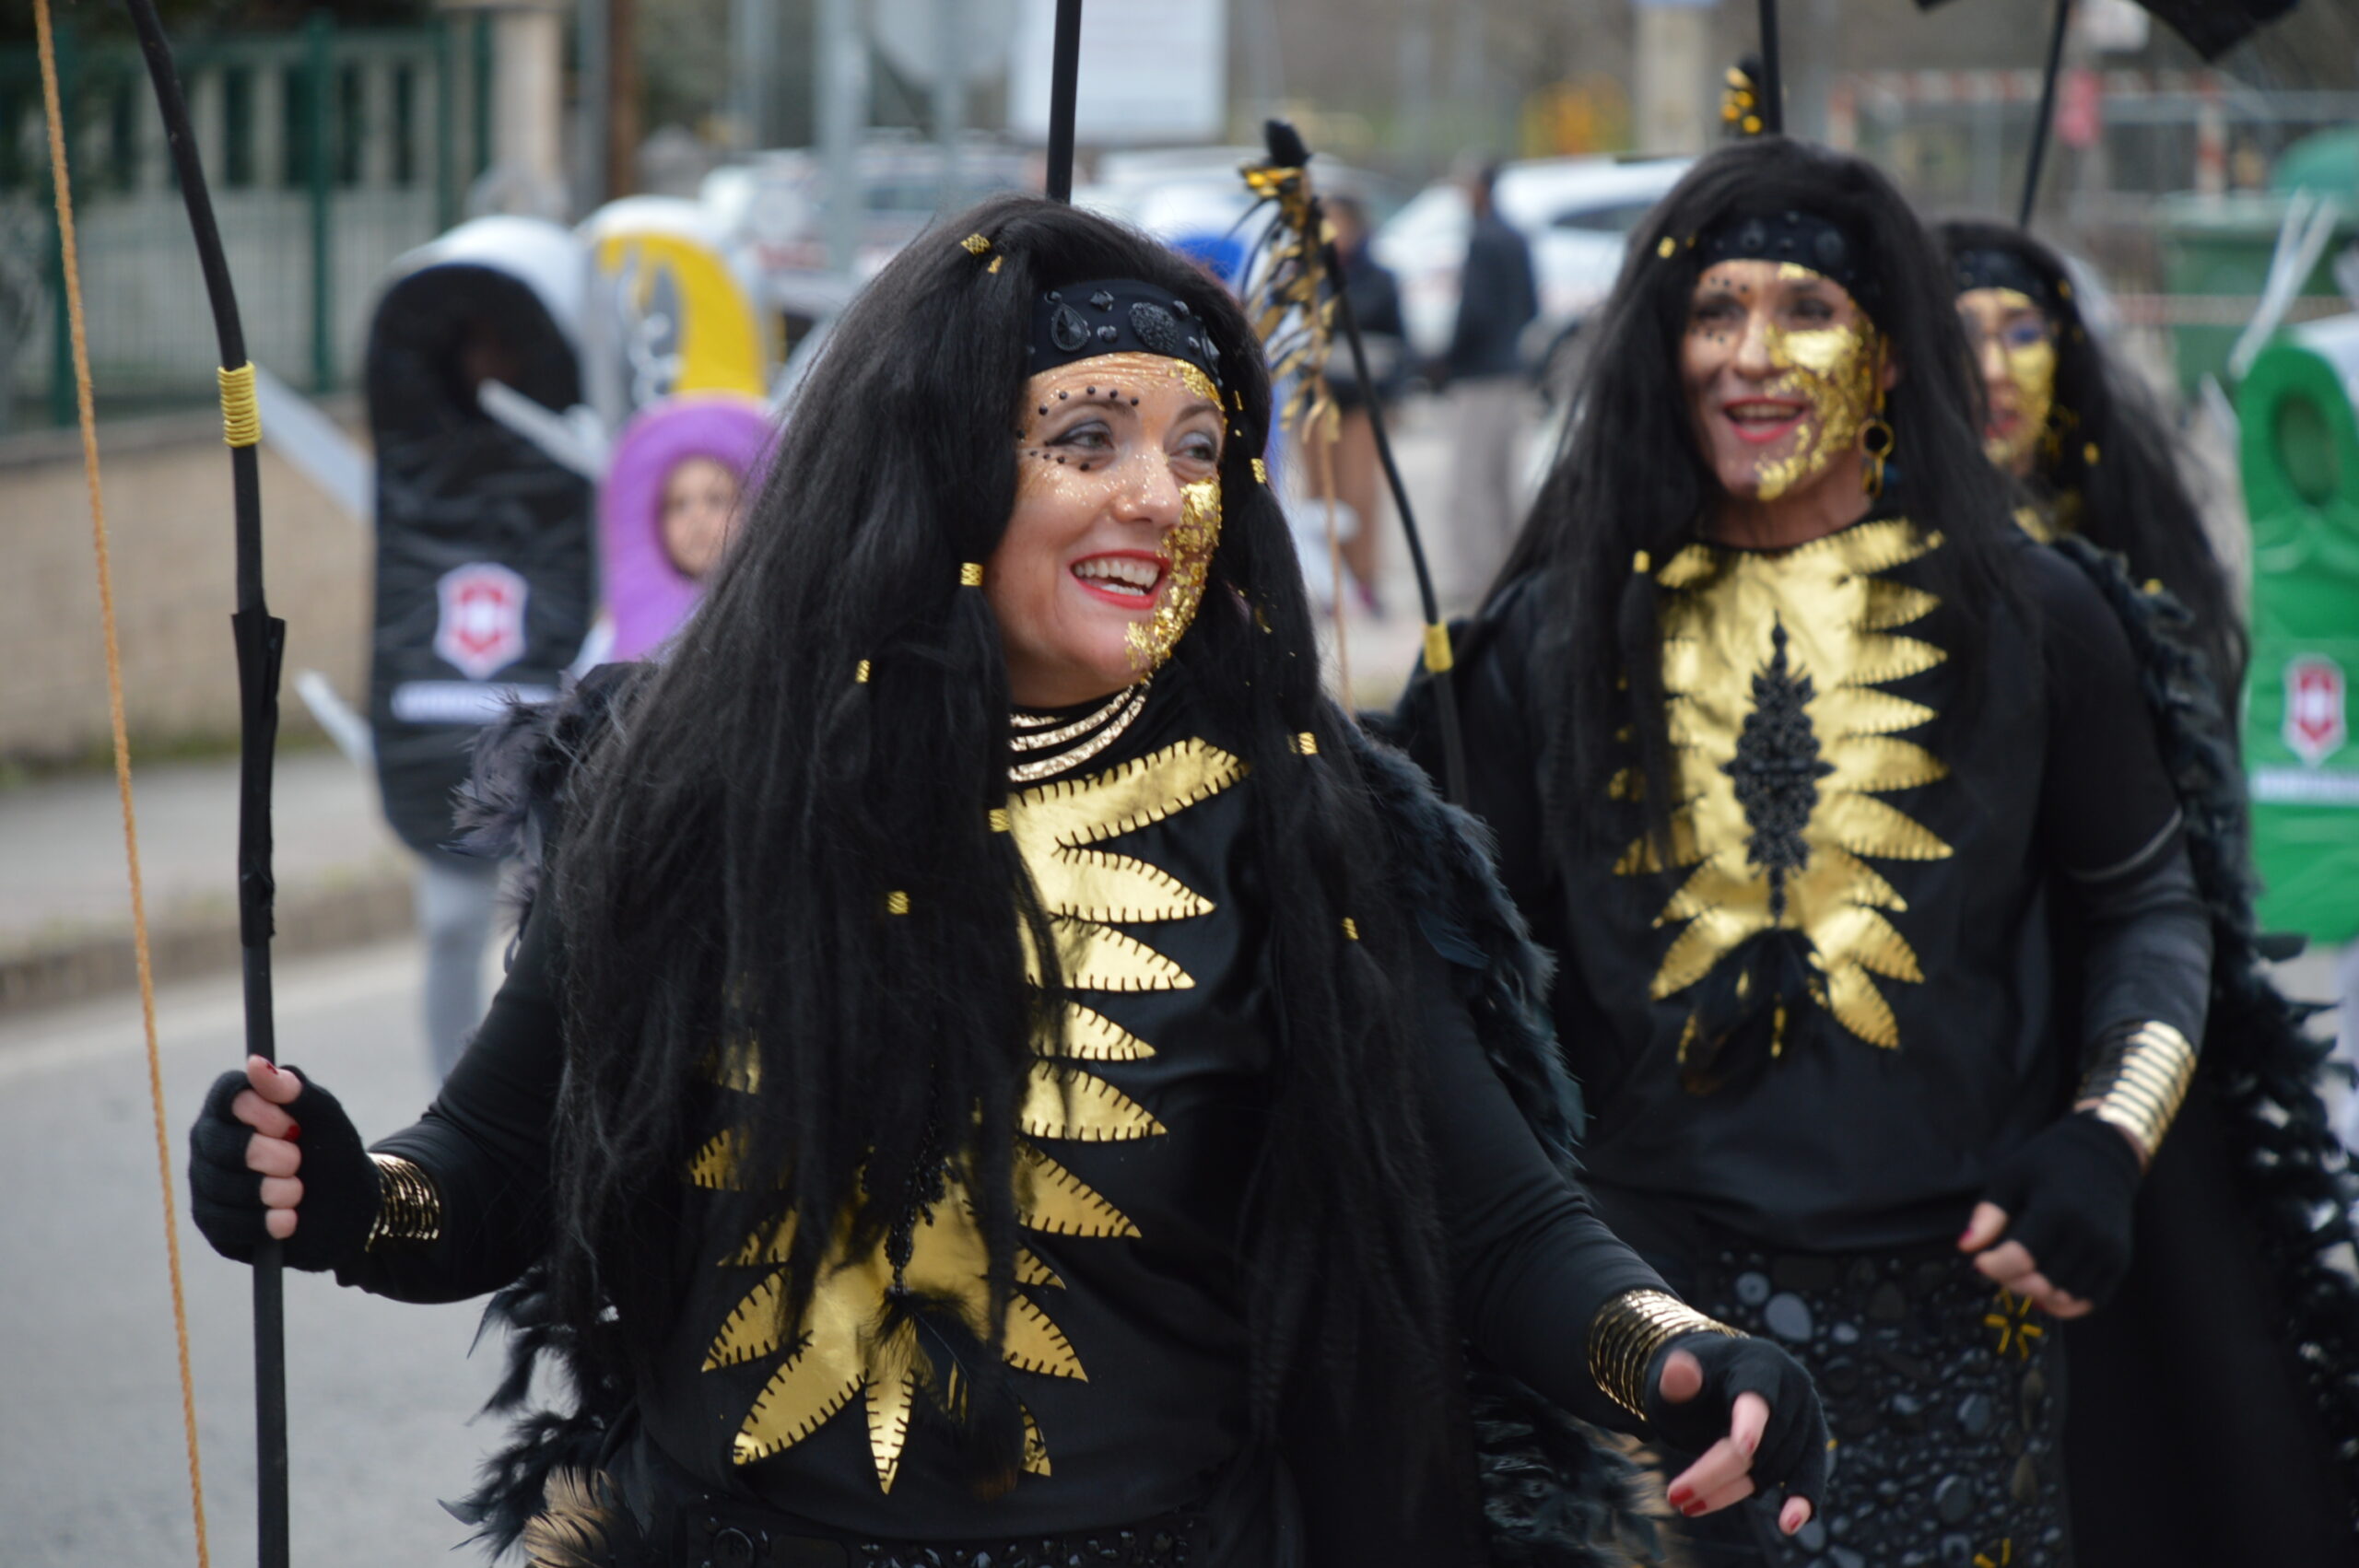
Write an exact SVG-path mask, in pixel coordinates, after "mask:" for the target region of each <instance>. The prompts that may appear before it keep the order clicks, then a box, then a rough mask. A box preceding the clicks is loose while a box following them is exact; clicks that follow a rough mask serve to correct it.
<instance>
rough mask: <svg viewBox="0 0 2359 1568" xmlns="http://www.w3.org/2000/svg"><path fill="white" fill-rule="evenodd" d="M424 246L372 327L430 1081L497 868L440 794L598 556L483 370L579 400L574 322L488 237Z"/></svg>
mask: <svg viewBox="0 0 2359 1568" xmlns="http://www.w3.org/2000/svg"><path fill="white" fill-rule="evenodd" d="M499 221H500V222H503V223H504V222H510V221H514V220H505V219H503V220H499ZM447 242H448V241H447V240H446V241H439V242H438V245H440V244H445V243H447ZM566 243H567V241H566V240H565V238H564V237H563V235H562V233H561V231H559V232H558V233H557V246H558V247H563V246H564V245H565V244H566ZM558 254H559V257H560V260H561V261H571V260H572V259H573V257H572V256H571V254H570V253H569V252H564V251H562V250H561V249H560V251H559V252H558ZM424 255H425V257H426V261H425V263H424V264H421V265H417V266H416V267H414V268H413V269H412V270H410V271H408V272H406V273H405V274H403V275H400V276H398V277H396V278H395V279H394V281H393V283H392V284H390V285H389V286H388V287H387V288H386V290H385V293H384V295H383V297H382V298H381V300H380V301H379V303H378V307H377V310H376V313H375V316H374V318H373V320H372V322H371V323H370V336H369V349H368V359H367V390H368V404H369V430H370V439H371V440H372V441H373V443H374V445H375V449H376V522H377V537H376V571H375V581H374V584H373V595H374V600H375V611H374V616H373V620H374V628H373V632H372V637H371V642H370V730H371V734H372V743H373V750H374V758H375V766H376V772H377V779H378V785H379V790H380V794H381V800H382V802H383V806H384V811H385V816H386V820H387V821H388V822H389V823H391V824H392V825H393V829H394V831H395V832H396V833H397V834H399V835H400V837H401V838H402V841H403V843H404V844H405V846H406V847H407V848H409V850H410V851H411V852H412V853H413V854H414V855H415V856H416V858H417V893H416V908H417V930H418V936H419V939H420V942H421V943H422V945H423V946H424V948H425V952H426V973H425V981H424V985H423V987H422V988H421V998H420V1006H421V1012H422V1019H423V1023H424V1025H425V1033H426V1040H427V1047H428V1055H429V1059H430V1060H431V1061H432V1063H433V1067H434V1071H435V1074H436V1076H437V1077H438V1078H439V1077H441V1076H443V1075H445V1074H447V1073H449V1072H450V1071H451V1069H452V1066H453V1064H455V1063H456V1062H457V1061H458V1059H459V1057H460V1054H461V1052H463V1051H464V1049H465V1048H466V1044H467V1039H468V1037H469V1036H471V1035H472V1034H473V1033H474V1031H475V1026H476V1024H479V1023H480V1022H481V1021H482V1019H483V1012H484V999H485V993H484V974H483V971H484V964H485V960H486V958H487V955H488V954H489V950H490V946H491V938H492V930H493V927H494V925H495V923H496V916H497V910H498V899H499V876H500V871H499V866H497V865H495V864H492V863H491V862H489V861H486V860H479V859H476V858H474V857H471V856H468V855H464V854H460V853H457V852H455V851H454V850H453V849H452V840H453V839H454V838H455V837H457V827H456V825H455V823H454V821H453V818H452V791H453V790H456V789H457V788H458V787H459V786H460V785H461V784H462V783H463V782H464V780H465V778H466V777H467V771H468V766H469V762H468V758H469V753H470V749H471V747H472V745H473V744H474V743H475V739H476V737H477V736H478V735H480V734H481V733H482V731H483V729H484V727H485V726H486V725H487V724H490V723H493V722H495V721H496V720H499V717H500V715H501V714H502V713H503V712H505V711H506V710H507V708H508V707H509V705H510V704H511V702H513V701H517V700H524V701H533V700H539V699H542V698H546V697H547V696H551V695H553V694H554V693H555V691H556V689H557V685H558V683H559V679H560V676H561V674H562V673H563V672H564V671H566V669H567V668H568V667H569V665H571V664H572V663H573V661H575V660H576V659H578V658H579V657H580V655H581V648H582V644H583V642H584V641H585V639H586V638H587V635H588V632H589V629H590V626H591V624H592V619H593V609H594V596H595V591H596V582H597V571H596V568H595V562H594V557H593V551H594V549H595V544H594V541H593V537H592V535H593V497H592V494H591V486H590V484H589V482H588V481H587V480H586V479H584V478H583V477H582V476H581V474H577V473H575V472H574V471H572V470H571V469H570V468H568V467H566V466H565V465H563V464H561V463H559V462H557V461H556V460H555V459H553V458H551V457H550V456H549V455H548V454H547V453H546V451H543V450H542V449H541V448H540V447H539V446H538V445H536V444H535V443H534V442H533V441H532V440H530V439H527V438H526V437H524V436H522V435H521V434H519V433H518V432H517V431H516V430H514V429H512V428H511V427H509V426H508V425H506V424H505V423H503V422H502V421H500V420H499V419H497V418H494V417H493V416H492V415H490V414H489V413H488V412H487V411H486V409H485V408H484V406H483V404H482V397H483V395H484V389H485V388H486V386H487V384H488V383H498V384H499V385H500V386H502V387H505V388H508V389H510V390H511V391H512V392H517V393H521V394H522V396H523V397H525V398H527V399H530V400H531V401H533V402H534V403H536V404H539V405H540V406H541V407H542V408H543V409H546V410H550V411H555V410H559V409H565V408H570V407H572V406H574V405H575V404H579V403H580V402H581V363H580V360H579V358H578V356H577V353H576V349H575V346H574V339H573V336H572V333H571V332H570V330H569V325H568V323H567V322H564V321H561V320H559V318H558V316H557V314H556V313H554V312H555V310H556V307H554V306H552V305H550V304H549V303H547V302H546V297H545V296H544V295H543V294H542V293H541V292H540V291H539V288H538V287H537V286H536V284H535V282H534V271H533V269H532V268H530V267H520V268H518V269H516V270H511V269H509V268H507V267H505V266H500V265H493V264H489V263H487V262H486V261H484V260H483V259H482V256H483V252H480V251H461V252H441V253H439V254H438V253H437V252H435V251H434V250H431V249H429V250H428V252H424ZM545 260H546V258H543V257H538V256H533V255H528V256H527V257H526V261H527V262H537V261H545Z"/></svg>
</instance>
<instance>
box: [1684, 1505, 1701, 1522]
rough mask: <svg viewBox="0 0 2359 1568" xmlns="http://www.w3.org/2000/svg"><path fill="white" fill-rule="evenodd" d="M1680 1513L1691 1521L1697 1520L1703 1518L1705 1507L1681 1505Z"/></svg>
mask: <svg viewBox="0 0 2359 1568" xmlns="http://www.w3.org/2000/svg"><path fill="white" fill-rule="evenodd" d="M1679 1511H1680V1512H1681V1513H1683V1514H1684V1515H1687V1516H1688V1517H1689V1518H1691V1519H1697V1518H1701V1517H1703V1515H1704V1505H1703V1504H1701V1503H1688V1504H1682V1505H1681V1507H1680V1510H1679Z"/></svg>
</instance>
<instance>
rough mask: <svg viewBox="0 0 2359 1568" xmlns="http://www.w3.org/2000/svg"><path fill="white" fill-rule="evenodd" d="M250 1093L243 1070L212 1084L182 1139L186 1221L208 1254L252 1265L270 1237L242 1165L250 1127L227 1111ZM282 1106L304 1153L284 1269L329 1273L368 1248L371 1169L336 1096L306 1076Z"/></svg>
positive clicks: (372, 1211) (373, 1202) (254, 1178)
mask: <svg viewBox="0 0 2359 1568" xmlns="http://www.w3.org/2000/svg"><path fill="white" fill-rule="evenodd" d="M298 1076H301V1075H300V1074H299V1075H298ZM249 1087H251V1085H250V1084H249V1083H248V1082H247V1081H246V1075H245V1074H244V1073H242V1072H225V1073H223V1074H222V1075H221V1076H220V1077H218V1078H217V1079H215V1080H214V1081H213V1090H212V1093H210V1094H206V1095H205V1108H204V1109H203V1110H201V1111H199V1112H198V1113H197V1116H196V1125H195V1126H194V1127H192V1128H190V1129H189V1134H188V1186H189V1217H190V1218H191V1219H193V1220H194V1221H195V1222H196V1228H197V1229H198V1230H199V1231H200V1232H202V1233H203V1234H204V1236H205V1240H206V1241H208V1242H211V1243H212V1244H213V1250H214V1251H216V1252H217V1253H219V1254H220V1255H221V1256H222V1257H224V1258H234V1259H235V1260H236V1261H238V1262H240V1263H251V1262H252V1261H253V1260H254V1248H255V1247H256V1246H259V1245H260V1244H261V1243H263V1242H264V1241H266V1240H268V1239H269V1236H270V1233H269V1232H268V1231H267V1230H266V1229H264V1221H263V1216H264V1213H265V1212H267V1211H265V1210H264V1207H263V1201H262V1176H260V1174H258V1173H257V1172H255V1171H253V1170H252V1169H250V1168H249V1167H248V1166H247V1164H246V1150H247V1148H248V1146H249V1145H250V1144H251V1143H252V1141H253V1137H254V1129H252V1128H251V1127H248V1126H247V1125H246V1124H245V1123H244V1122H242V1121H240V1120H239V1119H238V1118H237V1117H236V1116H234V1115H233V1114H231V1112H230V1109H229V1106H230V1103H231V1102H232V1101H234V1100H236V1099H237V1097H238V1095H239V1094H241V1093H242V1092H243V1091H244V1090H246V1089H247V1088H249ZM285 1108H286V1111H287V1114H288V1115H289V1116H291V1117H294V1118H295V1119H296V1120H297V1121H298V1122H299V1123H300V1124H301V1126H302V1129H303V1130H302V1136H301V1138H300V1139H299V1141H298V1142H297V1145H296V1146H297V1147H298V1148H299V1149H301V1150H302V1151H303V1163H302V1166H301V1168H300V1169H299V1171H298V1172H297V1173H296V1175H297V1176H298V1177H299V1179H300V1180H301V1181H302V1183H303V1198H302V1201H301V1202H299V1203H298V1204H297V1205H296V1207H295V1213H296V1215H297V1217H298V1218H297V1223H296V1226H295V1234H294V1235H291V1236H289V1237H288V1238H287V1243H286V1247H287V1250H286V1254H285V1256H286V1258H287V1265H288V1268H290V1269H309V1270H314V1271H316V1270H323V1269H333V1268H334V1267H335V1266H336V1265H337V1264H339V1263H346V1262H349V1261H350V1260H351V1259H353V1258H356V1257H358V1256H359V1254H360V1251H361V1249H362V1248H363V1247H365V1246H368V1244H369V1230H370V1226H372V1225H374V1224H375V1223H376V1222H377V1200H378V1197H377V1166H376V1164H375V1162H374V1161H372V1160H370V1158H369V1152H368V1151H367V1150H366V1149H364V1148H363V1147H361V1143H360V1134H359V1133H358V1132H356V1131H355V1130H353V1126H352V1118H351V1117H347V1116H346V1115H345V1114H344V1107H343V1106H340V1105H337V1104H336V1101H335V1096H334V1095H333V1094H329V1093H328V1092H327V1091H326V1090H325V1089H323V1088H321V1087H320V1086H319V1085H318V1084H316V1083H314V1082H311V1080H310V1079H309V1078H308V1077H305V1078H304V1079H303V1092H302V1093H301V1094H298V1095H296V1096H295V1098H294V1100H293V1101H292V1102H291V1103H290V1104H288V1106H286V1107H285Z"/></svg>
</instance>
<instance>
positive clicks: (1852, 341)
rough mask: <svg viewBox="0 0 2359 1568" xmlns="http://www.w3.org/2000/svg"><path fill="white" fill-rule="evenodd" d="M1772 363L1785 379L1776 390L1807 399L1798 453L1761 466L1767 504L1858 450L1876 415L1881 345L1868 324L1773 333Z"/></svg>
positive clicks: (1775, 330)
mask: <svg viewBox="0 0 2359 1568" xmlns="http://www.w3.org/2000/svg"><path fill="white" fill-rule="evenodd" d="M1768 340H1769V362H1770V363H1771V364H1772V365H1774V366H1776V367H1777V368H1778V369H1780V370H1783V371H1785V372H1786V374H1785V375H1783V376H1781V377H1779V378H1778V380H1777V381H1776V382H1774V383H1772V390H1774V391H1776V392H1782V393H1786V394H1789V395H1792V396H1799V397H1802V398H1803V399H1805V400H1807V401H1808V402H1809V404H1810V405H1811V414H1810V417H1808V418H1807V419H1805V420H1804V421H1803V422H1802V429H1801V431H1800V432H1799V435H1800V439H1799V440H1798V441H1797V443H1796V445H1795V447H1794V450H1793V451H1791V452H1790V453H1788V454H1787V455H1786V456H1784V457H1782V458H1778V459H1774V460H1772V461H1770V462H1765V463H1763V464H1761V466H1760V468H1759V471H1758V472H1759V474H1760V475H1761V485H1760V488H1759V490H1758V491H1757V492H1756V494H1757V495H1758V496H1759V497H1760V498H1761V499H1762V500H1765V501H1774V500H1776V499H1777V498H1778V497H1780V496H1784V495H1787V494H1790V492H1792V491H1794V490H1796V489H1799V488H1801V487H1802V486H1803V485H1804V484H1806V483H1808V482H1809V481H1811V480H1813V479H1815V478H1816V477H1818V475H1820V474H1824V473H1825V472H1826V470H1827V468H1828V467H1829V466H1831V465H1832V464H1833V463H1834V462H1836V461H1837V459H1838V458H1839V457H1841V456H1842V455H1843V454H1844V453H1845V452H1848V451H1857V450H1858V448H1859V444H1860V432H1861V431H1863V430H1865V429H1866V428H1867V424H1868V420H1869V419H1870V418H1871V417H1872V415H1874V412H1875V402H1876V390H1877V389H1876V382H1877V380H1878V369H1879V365H1878V360H1879V357H1880V356H1879V355H1878V353H1877V348H1878V346H1879V345H1878V343H1877V339H1876V334H1875V332H1874V329H1872V328H1870V327H1866V326H1864V325H1862V326H1859V327H1852V326H1834V327H1813V328H1811V329H1810V330H1808V331H1805V332H1789V331H1786V330H1785V329H1783V328H1779V327H1774V326H1773V327H1771V328H1769V329H1768Z"/></svg>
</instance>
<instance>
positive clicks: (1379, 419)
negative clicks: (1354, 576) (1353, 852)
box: [1325, 240, 1470, 806]
mask: <svg viewBox="0 0 2359 1568" xmlns="http://www.w3.org/2000/svg"><path fill="white" fill-rule="evenodd" d="M1325 248H1326V252H1327V275H1328V276H1329V277H1331V278H1332V279H1333V280H1334V287H1335V319H1336V320H1337V321H1339V322H1342V323H1343V325H1344V345H1345V346H1346V347H1348V348H1349V349H1350V350H1351V351H1352V373H1353V374H1354V375H1356V376H1357V377H1358V378H1359V382H1360V385H1361V386H1362V387H1363V388H1365V389H1367V404H1366V406H1367V425H1368V430H1369V432H1370V433H1371V434H1372V435H1374V436H1375V437H1376V458H1377V461H1378V462H1380V463H1382V464H1383V465H1384V480H1385V483H1386V484H1387V485H1388V486H1391V490H1392V505H1393V507H1394V509H1396V510H1398V511H1399V512H1400V514H1401V532H1402V537H1403V538H1405V539H1407V540H1408V542H1409V564H1410V566H1411V567H1413V568H1414V569H1415V571H1416V574H1417V608H1418V609H1419V610H1421V611H1422V612H1424V614H1425V617H1426V639H1427V640H1426V668H1427V670H1428V671H1430V672H1431V673H1432V676H1433V683H1434V718H1435V720H1436V721H1437V722H1438V724H1439V726H1440V729H1441V774H1442V777H1441V787H1442V793H1443V795H1444V796H1445V797H1446V798H1447V799H1448V800H1449V802H1450V803H1451V804H1452V805H1458V806H1464V805H1468V804H1469V803H1470V802H1469V798H1468V796H1467V792H1466V735H1465V731H1462V730H1461V729H1460V727H1459V723H1458V692H1457V682H1456V680H1455V679H1454V678H1453V677H1452V675H1451V673H1450V669H1449V664H1448V663H1447V662H1444V663H1442V664H1441V666H1440V667H1439V668H1438V669H1437V668H1435V660H1434V658H1433V654H1434V651H1435V643H1434V638H1435V634H1436V633H1439V634H1440V650H1441V652H1442V655H1443V659H1444V660H1445V661H1446V660H1447V659H1448V657H1449V652H1448V650H1449V632H1448V630H1447V629H1446V628H1445V627H1444V626H1443V625H1442V618H1441V600H1440V597H1439V596H1438V594H1436V593H1435V592H1434V574H1433V568H1430V567H1429V566H1427V565H1426V544H1425V538H1424V536H1423V535H1422V534H1420V533H1419V532H1417V514H1416V513H1415V512H1414V511H1412V510H1411V509H1410V507H1409V486H1407V485H1405V484H1403V483H1402V479H1401V465H1400V464H1399V463H1397V462H1393V461H1392V439H1391V437H1390V436H1388V435H1386V434H1385V431H1384V414H1383V411H1382V410H1381V409H1379V407H1378V406H1377V400H1376V394H1375V387H1376V378H1375V377H1373V376H1371V375H1369V374H1368V369H1367V347H1366V346H1365V345H1362V344H1361V342H1360V323H1359V318H1358V317H1357V316H1356V315H1354V314H1353V313H1352V300H1351V296H1349V295H1348V294H1346V293H1344V264H1343V257H1342V255H1341V254H1340V253H1338V252H1337V251H1336V249H1335V242H1334V241H1333V240H1328V241H1327V242H1326V247H1325ZM1336 591H1338V592H1341V591H1342V587H1341V585H1338V586H1337V589H1336Z"/></svg>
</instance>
